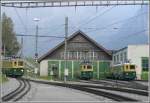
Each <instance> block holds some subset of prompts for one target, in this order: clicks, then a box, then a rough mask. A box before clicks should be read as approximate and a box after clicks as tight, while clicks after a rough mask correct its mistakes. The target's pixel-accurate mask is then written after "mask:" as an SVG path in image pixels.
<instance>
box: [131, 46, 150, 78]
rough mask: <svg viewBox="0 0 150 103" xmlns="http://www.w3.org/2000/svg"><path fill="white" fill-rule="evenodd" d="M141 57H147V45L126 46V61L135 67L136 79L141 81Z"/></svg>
mask: <svg viewBox="0 0 150 103" xmlns="http://www.w3.org/2000/svg"><path fill="white" fill-rule="evenodd" d="M141 57H149V46H148V45H129V46H128V59H130V60H131V63H134V64H136V65H137V68H136V73H137V79H141V72H142V63H141Z"/></svg>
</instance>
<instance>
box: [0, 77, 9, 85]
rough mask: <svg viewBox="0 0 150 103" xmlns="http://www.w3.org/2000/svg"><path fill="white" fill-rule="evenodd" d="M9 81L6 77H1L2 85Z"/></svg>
mask: <svg viewBox="0 0 150 103" xmlns="http://www.w3.org/2000/svg"><path fill="white" fill-rule="evenodd" d="M7 81H8V78H7V77H6V76H5V75H0V84H1V83H4V82H7Z"/></svg>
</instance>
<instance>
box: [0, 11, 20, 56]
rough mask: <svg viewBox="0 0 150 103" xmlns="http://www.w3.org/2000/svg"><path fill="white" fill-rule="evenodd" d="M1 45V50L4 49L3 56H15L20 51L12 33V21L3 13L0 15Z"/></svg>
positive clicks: (14, 34)
mask: <svg viewBox="0 0 150 103" xmlns="http://www.w3.org/2000/svg"><path fill="white" fill-rule="evenodd" d="M2 44H3V50H4V49H5V56H12V55H16V54H17V53H18V51H19V49H20V44H19V43H18V41H17V38H16V33H15V32H14V24H13V21H12V20H11V18H10V17H7V16H6V14H5V13H3V15H2Z"/></svg>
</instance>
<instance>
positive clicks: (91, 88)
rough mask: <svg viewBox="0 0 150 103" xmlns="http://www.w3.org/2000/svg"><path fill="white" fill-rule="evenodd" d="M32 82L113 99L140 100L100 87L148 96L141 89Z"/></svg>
mask: <svg viewBox="0 0 150 103" xmlns="http://www.w3.org/2000/svg"><path fill="white" fill-rule="evenodd" d="M30 81H32V82H36V83H42V84H48V85H54V86H61V87H67V88H71V89H76V90H80V91H84V92H88V93H92V94H95V95H98V96H104V97H107V98H110V99H112V100H115V101H134V102H135V101H139V100H136V99H133V98H130V97H126V96H121V95H117V94H113V93H110V92H105V91H102V90H99V89H109V90H116V91H121V92H128V91H129V92H128V93H130V92H132V93H133V94H134V93H135V94H140V95H145V96H147V95H148V94H147V92H141V91H135V90H131V91H130V90H124V89H121V88H120V89H117V88H116V89H115V88H112V87H104V86H94V85H81V84H70V83H60V82H46V81H37V80H30ZM140 92H141V93H140Z"/></svg>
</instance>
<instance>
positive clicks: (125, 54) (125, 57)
mask: <svg viewBox="0 0 150 103" xmlns="http://www.w3.org/2000/svg"><path fill="white" fill-rule="evenodd" d="M124 62H127V53H126V52H124Z"/></svg>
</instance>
